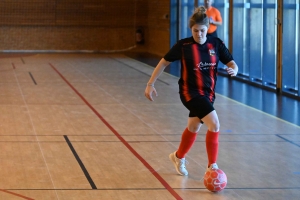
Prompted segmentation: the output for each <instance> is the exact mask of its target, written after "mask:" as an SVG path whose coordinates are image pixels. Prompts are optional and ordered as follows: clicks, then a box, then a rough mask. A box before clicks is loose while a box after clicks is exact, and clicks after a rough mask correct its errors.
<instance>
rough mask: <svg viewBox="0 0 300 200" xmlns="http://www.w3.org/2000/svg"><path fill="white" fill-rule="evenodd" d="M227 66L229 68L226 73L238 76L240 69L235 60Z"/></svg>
mask: <svg viewBox="0 0 300 200" xmlns="http://www.w3.org/2000/svg"><path fill="white" fill-rule="evenodd" d="M226 66H227V68H226V71H227V73H228V74H229V75H230V76H236V75H237V73H238V70H239V68H238V66H237V64H236V63H235V62H234V60H232V61H230V62H228V63H227V64H226Z"/></svg>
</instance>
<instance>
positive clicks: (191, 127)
mask: <svg viewBox="0 0 300 200" xmlns="http://www.w3.org/2000/svg"><path fill="white" fill-rule="evenodd" d="M200 127H201V124H197V125H195V124H194V125H188V130H189V131H190V132H192V133H198V132H199V130H200Z"/></svg>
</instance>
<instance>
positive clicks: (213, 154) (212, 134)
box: [202, 110, 220, 167]
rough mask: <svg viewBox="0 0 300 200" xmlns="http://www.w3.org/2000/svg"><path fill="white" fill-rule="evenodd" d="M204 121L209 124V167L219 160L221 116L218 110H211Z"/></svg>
mask: <svg viewBox="0 0 300 200" xmlns="http://www.w3.org/2000/svg"><path fill="white" fill-rule="evenodd" d="M202 121H203V122H204V123H205V124H206V125H207V127H208V131H207V133H206V151H207V157H208V167H210V166H211V165H212V164H214V163H216V162H217V158H218V149H219V139H218V138H219V128H220V124H219V118H218V115H217V113H216V111H215V110H214V111H212V112H210V113H209V114H208V115H206V116H205V117H204V118H203V119H202Z"/></svg>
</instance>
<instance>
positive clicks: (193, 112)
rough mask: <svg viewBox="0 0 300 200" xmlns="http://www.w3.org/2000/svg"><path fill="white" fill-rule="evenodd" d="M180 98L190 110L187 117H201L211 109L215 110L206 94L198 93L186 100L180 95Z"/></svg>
mask: <svg viewBox="0 0 300 200" xmlns="http://www.w3.org/2000/svg"><path fill="white" fill-rule="evenodd" d="M180 99H181V102H182V103H183V105H184V106H185V107H186V108H187V109H188V110H189V111H190V113H189V117H198V118H199V119H202V118H203V117H205V116H206V115H207V114H209V113H210V112H211V111H213V110H215V108H214V106H213V103H214V102H210V101H209V99H208V97H206V96H200V95H199V96H196V97H194V98H192V99H191V100H190V101H188V102H185V101H183V100H182V99H183V98H181V97H180ZM201 122H202V121H201Z"/></svg>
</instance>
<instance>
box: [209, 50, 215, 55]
mask: <svg viewBox="0 0 300 200" xmlns="http://www.w3.org/2000/svg"><path fill="white" fill-rule="evenodd" d="M208 52H209V55H210V56H214V55H216V52H215V50H214V49H209V50H208Z"/></svg>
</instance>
